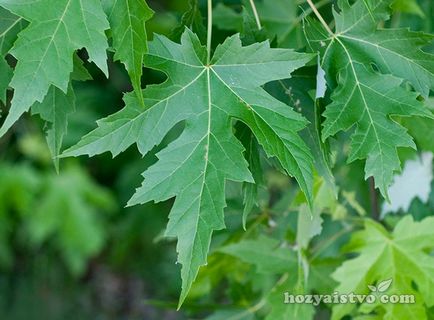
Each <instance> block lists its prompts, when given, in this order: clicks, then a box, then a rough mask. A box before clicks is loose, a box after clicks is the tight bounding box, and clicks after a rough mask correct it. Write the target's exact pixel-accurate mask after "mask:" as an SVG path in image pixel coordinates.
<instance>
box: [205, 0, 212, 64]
mask: <svg viewBox="0 0 434 320" xmlns="http://www.w3.org/2000/svg"><path fill="white" fill-rule="evenodd" d="M211 41H212V0H208V30H207V40H206V49H207V53H208V57H207V63H208V65H209V64H210V62H211Z"/></svg>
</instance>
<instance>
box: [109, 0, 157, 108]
mask: <svg viewBox="0 0 434 320" xmlns="http://www.w3.org/2000/svg"><path fill="white" fill-rule="evenodd" d="M103 5H104V9H105V11H106V13H107V16H108V20H109V22H110V28H111V30H112V37H113V47H114V49H115V55H114V58H115V59H116V60H120V61H121V62H122V63H124V64H125V67H126V69H127V71H128V74H129V76H130V78H131V81H132V84H133V88H134V90H135V92H136V94H137V96H138V98H139V101H140V102H141V103H143V97H142V91H141V82H140V79H141V77H142V73H143V72H142V68H143V57H144V55H145V53H146V52H147V50H148V45H147V40H148V39H147V35H146V29H145V22H146V21H148V20H149V19H150V18H151V17H152V15H153V11H152V10H151V9H150V8H149V7H148V5H147V4H146V2H145V1H144V0H104V2H103Z"/></svg>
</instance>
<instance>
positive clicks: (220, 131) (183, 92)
mask: <svg viewBox="0 0 434 320" xmlns="http://www.w3.org/2000/svg"><path fill="white" fill-rule="evenodd" d="M311 58H312V56H311V55H304V54H299V53H295V52H293V51H291V50H278V49H270V47H269V45H268V43H261V44H255V45H251V46H248V47H242V45H241V41H240V39H239V37H237V36H234V37H231V38H229V39H228V40H227V41H226V42H225V43H223V44H222V45H221V46H219V47H218V48H217V49H216V52H215V55H214V57H213V59H212V60H211V62H210V65H211V66H209V64H208V63H207V61H206V50H205V48H204V47H202V46H201V45H200V42H199V40H198V38H197V37H196V36H195V35H194V34H193V33H191V32H190V31H186V32H185V33H184V35H183V37H182V40H181V45H179V44H175V43H174V42H171V41H169V40H168V39H166V38H157V39H155V40H154V41H153V42H151V43H150V45H149V54H148V55H147V57H146V60H145V64H146V65H147V66H149V67H151V68H155V69H160V70H162V71H164V72H165V73H167V74H168V81H166V82H165V83H164V84H163V85H159V86H152V87H148V89H145V90H144V92H143V95H144V96H145V97H146V98H145V104H146V108H142V107H141V106H140V104H139V103H138V102H137V101H136V100H135V99H134V98H133V97H131V95H130V96H127V97H126V107H125V109H123V110H121V111H120V112H119V113H117V114H114V115H112V116H110V117H109V118H106V119H105V120H103V121H102V122H100V126H99V128H98V129H96V130H95V131H94V132H91V133H90V134H89V135H88V136H86V137H84V138H83V140H82V141H80V142H79V143H78V144H77V146H75V147H73V148H71V149H69V150H67V151H65V155H66V156H71V155H73V156H77V155H82V154H89V155H93V154H97V153H101V152H105V151H110V152H111V153H112V154H113V155H117V154H118V153H120V152H121V151H123V150H125V149H126V148H127V147H129V146H130V145H131V144H132V143H137V145H138V148H139V150H140V152H141V153H142V154H143V155H145V154H147V153H148V152H149V151H150V149H151V148H152V147H154V145H157V144H159V143H160V142H161V139H163V137H164V136H165V135H166V134H167V132H168V131H169V130H170V129H171V128H172V127H173V126H174V125H176V123H177V122H179V121H182V120H186V128H185V130H184V132H183V134H182V135H181V136H180V137H179V138H178V139H177V140H176V141H175V142H173V143H172V144H171V145H169V146H168V148H167V149H165V150H163V151H161V152H160V153H158V157H159V159H160V161H159V162H158V163H157V164H156V165H154V166H153V167H151V168H150V169H149V170H148V171H146V172H145V173H144V178H145V181H144V184H143V185H142V187H141V188H139V189H138V190H137V192H136V194H135V195H134V196H133V198H132V199H131V200H130V202H129V205H135V204H140V203H146V202H148V201H151V200H154V201H157V202H158V201H163V200H167V199H169V198H171V197H173V196H177V200H176V202H175V204H174V207H173V209H172V212H171V216H170V220H169V225H168V229H167V230H166V235H167V236H174V237H178V241H179V242H178V249H177V250H178V253H179V259H178V260H179V262H180V263H181V264H182V265H183V269H182V279H183V293H182V295H181V301H182V300H183V299H184V298H185V296H186V294H187V292H188V290H189V288H190V286H191V283H192V282H193V281H194V279H195V278H196V275H197V272H198V269H199V267H200V266H201V265H204V264H205V263H206V256H207V252H208V247H209V243H210V241H211V234H212V232H213V231H214V230H220V229H223V228H224V222H223V220H224V219H223V209H224V207H225V199H224V197H225V194H224V190H225V188H224V184H225V180H226V179H229V180H232V181H240V182H242V181H245V182H250V183H253V182H254V180H253V178H252V176H251V173H250V172H249V171H248V168H247V163H246V161H245V160H244V158H243V156H242V152H243V147H242V145H241V143H240V142H239V141H238V140H236V139H235V137H234V136H233V135H232V132H231V118H234V119H239V120H241V121H243V122H244V123H246V124H247V125H248V126H249V128H250V129H251V130H252V132H253V133H254V135H255V136H256V138H257V139H258V141H259V143H260V144H261V145H262V146H263V147H264V149H265V150H266V152H267V154H268V155H269V156H275V157H277V158H278V159H279V160H280V162H281V165H282V166H283V167H284V168H285V169H286V170H287V172H288V173H289V174H290V175H293V176H294V177H295V178H296V179H297V181H299V183H300V186H301V188H302V190H303V191H304V192H305V194H306V195H307V197H308V198H309V199H310V197H311V196H310V193H311V188H312V182H311V180H310V176H311V161H312V160H311V156H310V154H309V152H308V150H307V148H306V147H305V145H304V143H303V141H302V140H301V138H300V137H299V136H298V135H297V131H299V130H301V129H302V128H303V127H304V126H305V120H304V119H303V118H302V117H301V116H299V115H298V114H296V113H295V112H294V111H292V110H291V109H290V108H288V107H287V106H286V105H284V104H283V103H280V102H279V101H277V100H274V99H273V98H272V97H271V96H270V95H268V94H267V93H266V92H265V91H264V90H262V89H261V88H260V85H262V84H264V83H267V82H270V81H272V80H278V79H280V78H283V77H285V76H286V75H288V74H290V73H291V72H292V71H293V70H294V69H296V68H299V67H301V66H303V65H304V64H305V63H306V62H308V61H309V60H310V59H311ZM270 70H272V71H273V72H270ZM246 74H255V78H252V77H246V76H245V75H246ZM127 99H128V100H127ZM283 128H285V130H284V131H283V130H282V129H283ZM149 132H151V133H152V134H151V139H144V137H143V134H146V135H147V136H148V135H149ZM114 141H118V142H117V143H113V142H114ZM197 168H202V170H197ZM186 186H187V187H186Z"/></svg>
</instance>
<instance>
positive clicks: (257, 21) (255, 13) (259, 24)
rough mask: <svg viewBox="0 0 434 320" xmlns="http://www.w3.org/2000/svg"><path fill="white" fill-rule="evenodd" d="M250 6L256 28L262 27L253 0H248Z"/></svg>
mask: <svg viewBox="0 0 434 320" xmlns="http://www.w3.org/2000/svg"><path fill="white" fill-rule="evenodd" d="M250 6H251V7H252V10H253V15H254V16H255V20H256V25H257V26H258V29H259V30H261V29H262V25H261V19H259V14H258V10H257V9H256V5H255V2H254V0H250Z"/></svg>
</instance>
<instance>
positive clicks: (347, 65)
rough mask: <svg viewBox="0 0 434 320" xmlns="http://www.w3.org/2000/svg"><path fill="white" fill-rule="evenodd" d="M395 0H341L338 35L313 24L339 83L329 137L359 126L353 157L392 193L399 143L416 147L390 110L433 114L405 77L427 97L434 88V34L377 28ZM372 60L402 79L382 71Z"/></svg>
mask: <svg viewBox="0 0 434 320" xmlns="http://www.w3.org/2000/svg"><path fill="white" fill-rule="evenodd" d="M391 2H392V1H358V2H356V3H355V4H354V5H353V6H350V5H349V4H348V3H347V1H340V9H341V12H340V13H339V14H338V13H335V21H336V33H335V34H332V35H330V34H329V33H328V32H327V30H326V29H325V28H324V27H323V26H321V25H320V24H319V23H318V22H315V21H309V23H308V25H307V27H306V34H307V37H308V38H309V42H310V44H311V45H312V47H313V48H315V49H317V50H320V51H321V66H322V67H323V68H324V70H325V71H326V74H327V75H328V79H329V86H330V87H331V88H333V90H334V91H333V94H332V96H331V99H332V100H333V103H331V104H330V105H329V106H327V109H326V112H325V113H324V117H325V118H326V120H325V121H324V123H323V126H324V130H323V131H322V138H323V139H324V140H325V139H327V138H329V137H330V136H333V135H335V134H336V133H337V132H339V131H341V130H348V129H350V128H351V127H353V126H355V125H356V126H357V128H356V131H355V132H354V134H353V135H352V145H351V153H350V157H349V159H348V161H350V162H352V161H354V160H356V159H367V161H366V167H365V172H366V178H368V177H371V176H372V177H374V178H375V182H376V186H377V187H378V188H379V189H380V191H381V193H382V194H383V195H384V196H385V197H387V188H388V187H389V186H390V184H391V183H392V181H393V174H394V172H396V171H399V170H400V160H399V158H398V154H397V150H396V149H397V147H413V148H415V147H416V146H415V145H414V142H413V141H412V139H411V137H410V136H409V135H408V134H407V133H406V130H405V129H404V128H403V127H401V126H400V125H398V124H397V123H396V122H395V121H394V120H393V119H391V118H390V116H392V115H393V116H403V117H409V116H422V117H431V118H432V114H431V113H430V112H429V111H428V110H426V109H425V108H424V106H423V104H422V103H421V102H419V101H418V100H417V99H416V98H417V94H412V93H409V92H408V91H407V90H406V89H404V88H402V86H401V85H402V82H403V80H402V79H406V80H408V81H410V82H411V84H412V85H413V86H414V87H415V89H416V90H417V91H419V92H420V93H421V94H422V95H423V96H425V97H426V96H428V93H429V90H430V88H431V89H432V88H434V82H433V80H434V77H433V74H434V59H433V58H434V57H433V56H432V55H430V54H428V53H424V52H422V51H421V50H420V48H421V47H422V46H423V45H426V44H428V43H429V42H430V41H431V40H432V39H433V37H432V36H431V35H426V34H422V33H416V32H410V31H408V30H401V29H400V30H376V29H377V24H378V22H379V21H381V20H383V19H385V18H387V17H388V6H389V5H390V4H391ZM372 63H375V65H376V67H377V68H378V69H379V71H381V72H383V73H389V74H390V73H391V74H392V75H393V76H395V77H399V78H395V77H393V76H391V75H384V74H380V73H379V72H378V71H376V70H374V69H373V68H372V66H371V64H372ZM335 79H337V84H335ZM379 106H380V107H379Z"/></svg>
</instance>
